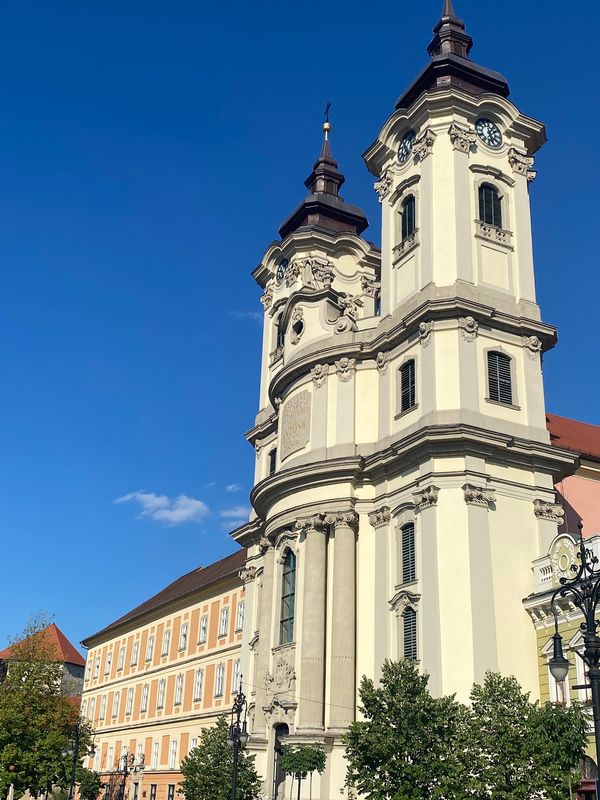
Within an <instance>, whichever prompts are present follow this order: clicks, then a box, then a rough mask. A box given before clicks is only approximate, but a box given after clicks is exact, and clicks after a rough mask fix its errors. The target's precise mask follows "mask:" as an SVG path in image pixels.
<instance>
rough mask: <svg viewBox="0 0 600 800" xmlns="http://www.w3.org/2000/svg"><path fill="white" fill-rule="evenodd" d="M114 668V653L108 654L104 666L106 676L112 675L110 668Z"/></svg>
mask: <svg viewBox="0 0 600 800" xmlns="http://www.w3.org/2000/svg"><path fill="white" fill-rule="evenodd" d="M111 666H112V653H108V655H107V656H106V664H105V665H104V674H105V675H108V674H109V673H110V668H111Z"/></svg>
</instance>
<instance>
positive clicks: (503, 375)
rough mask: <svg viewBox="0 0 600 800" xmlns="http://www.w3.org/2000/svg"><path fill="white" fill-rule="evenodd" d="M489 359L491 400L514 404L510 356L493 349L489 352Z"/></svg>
mask: <svg viewBox="0 0 600 800" xmlns="http://www.w3.org/2000/svg"><path fill="white" fill-rule="evenodd" d="M487 359H488V384H489V390H490V400H495V401H496V402H498V403H506V404H507V405H512V401H513V392H512V377H511V372H510V358H509V356H507V355H505V354H504V353H497V352H495V351H493V350H492V351H490V352H489V353H488V356H487Z"/></svg>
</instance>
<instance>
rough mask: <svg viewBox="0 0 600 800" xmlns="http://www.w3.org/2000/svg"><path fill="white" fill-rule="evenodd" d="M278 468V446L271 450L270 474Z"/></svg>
mask: <svg viewBox="0 0 600 800" xmlns="http://www.w3.org/2000/svg"><path fill="white" fill-rule="evenodd" d="M276 469H277V448H276V447H274V448H273V449H272V450H270V451H269V475H274V474H275V470H276Z"/></svg>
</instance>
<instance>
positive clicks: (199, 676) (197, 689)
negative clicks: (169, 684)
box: [194, 669, 204, 702]
mask: <svg viewBox="0 0 600 800" xmlns="http://www.w3.org/2000/svg"><path fill="white" fill-rule="evenodd" d="M203 682H204V670H202V669H197V670H196V674H195V676H194V700H195V701H196V702H198V700H202V684H203Z"/></svg>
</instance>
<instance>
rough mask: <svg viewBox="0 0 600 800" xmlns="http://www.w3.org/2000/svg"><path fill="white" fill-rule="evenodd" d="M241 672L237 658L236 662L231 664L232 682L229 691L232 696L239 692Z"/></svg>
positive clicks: (240, 665) (240, 663)
mask: <svg viewBox="0 0 600 800" xmlns="http://www.w3.org/2000/svg"><path fill="white" fill-rule="evenodd" d="M241 672H242V662H241V661H240V659H239V658H238V659H237V661H234V662H233V681H232V683H231V691H232V693H233V694H237V693H238V692H239V690H240V676H241Z"/></svg>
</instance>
